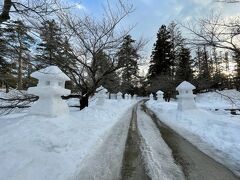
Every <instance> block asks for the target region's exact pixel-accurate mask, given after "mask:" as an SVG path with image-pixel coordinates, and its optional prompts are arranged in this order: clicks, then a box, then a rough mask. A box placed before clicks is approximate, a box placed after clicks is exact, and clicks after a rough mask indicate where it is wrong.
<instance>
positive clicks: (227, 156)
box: [147, 90, 240, 176]
mask: <svg viewBox="0 0 240 180" xmlns="http://www.w3.org/2000/svg"><path fill="white" fill-rule="evenodd" d="M221 93H222V94H224V96H223V95H220V94H218V93H205V94H200V95H198V96H197V98H196V101H197V106H198V109H195V110H188V111H183V112H180V111H178V110H177V103H176V102H169V103H167V102H163V103H160V102H157V101H149V102H147V106H148V107H149V108H150V109H152V110H153V111H154V112H155V113H156V114H157V116H158V117H159V119H161V121H163V122H164V123H166V124H167V125H168V126H170V127H171V128H172V129H174V130H175V131H177V132H178V133H179V134H181V135H182V136H183V137H185V138H186V139H187V140H189V141H190V142H191V143H192V144H194V145H196V146H197V147H198V148H199V149H200V150H202V151H203V152H205V153H206V154H208V155H210V156H211V157H213V158H214V159H216V160H217V161H219V162H221V163H223V164H225V165H226V166H227V167H228V168H230V169H231V170H232V171H234V172H235V173H236V174H237V175H239V176H240V138H239V137H240V116H239V115H237V116H236V115H235V116H234V115H231V114H230V113H229V111H225V110H224V109H228V108H232V107H234V108H238V105H239V104H240V92H237V91H235V90H228V91H223V92H221ZM225 95H227V96H230V97H233V99H234V103H232V102H231V101H230V100H229V99H228V98H227V97H225ZM214 109H219V110H218V111H216V112H215V111H213V110H214Z"/></svg>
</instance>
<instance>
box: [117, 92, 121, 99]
mask: <svg viewBox="0 0 240 180" xmlns="http://www.w3.org/2000/svg"><path fill="white" fill-rule="evenodd" d="M121 99H122V93H121V92H118V93H117V100H121Z"/></svg>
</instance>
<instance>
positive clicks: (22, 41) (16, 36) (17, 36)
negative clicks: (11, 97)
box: [4, 20, 34, 90]
mask: <svg viewBox="0 0 240 180" xmlns="http://www.w3.org/2000/svg"><path fill="white" fill-rule="evenodd" d="M4 36H5V40H6V42H7V54H6V56H7V57H8V58H9V59H12V60H13V62H14V63H15V64H16V68H17V88H18V89H19V90H21V89H23V78H24V74H25V71H26V70H27V67H28V64H29V63H30V62H29V61H30V60H29V57H30V51H31V50H30V48H31V45H32V44H33V43H34V39H33V38H32V36H31V35H30V32H29V28H28V27H27V26H26V25H25V24H24V23H23V22H22V21H20V20H17V21H13V22H11V23H8V25H7V28H6V29H5V32H4Z"/></svg>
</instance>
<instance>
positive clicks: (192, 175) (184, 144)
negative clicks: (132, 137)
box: [143, 105, 240, 180]
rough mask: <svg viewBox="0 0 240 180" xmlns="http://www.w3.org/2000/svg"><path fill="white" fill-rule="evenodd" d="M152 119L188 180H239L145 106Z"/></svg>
mask: <svg viewBox="0 0 240 180" xmlns="http://www.w3.org/2000/svg"><path fill="white" fill-rule="evenodd" d="M143 109H144V111H145V112H146V113H147V114H148V115H149V116H150V117H151V118H152V120H153V122H154V123H155V125H156V127H157V128H158V129H159V132H160V133H161V134H162V137H163V139H164V141H165V142H166V143H167V145H168V146H169V147H170V148H171V150H172V153H173V157H174V159H175V161H176V162H177V164H179V165H181V167H182V169H183V172H184V175H185V177H186V179H187V180H239V179H240V178H238V177H236V176H235V175H234V174H233V173H232V172H231V171H230V170H229V169H227V168H226V167H224V166H223V165H222V164H220V163H218V162H216V161H215V160H213V159H212V158H210V157H209V156H207V155H206V154H204V153H203V152H201V151H200V150H198V149H197V148H196V147H195V146H193V145H192V144H191V143H190V142H188V141H187V140H186V139H184V138H183V137H181V136H180V135H178V134H177V133H176V132H174V131H173V130H172V129H171V128H169V127H168V126H166V125H165V124H164V123H162V122H161V121H160V120H159V119H158V118H157V117H156V115H155V114H154V113H153V112H152V111H150V110H149V109H148V108H147V107H146V106H145V105H143Z"/></svg>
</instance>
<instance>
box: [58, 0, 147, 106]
mask: <svg viewBox="0 0 240 180" xmlns="http://www.w3.org/2000/svg"><path fill="white" fill-rule="evenodd" d="M114 6H115V8H114V9H113V8H112V6H111V4H110V3H109V2H108V1H107V5H106V6H105V7H104V12H105V13H104V15H103V17H102V18H101V19H97V18H94V17H90V16H84V17H73V16H72V15H70V14H69V13H68V12H64V11H62V12H61V13H58V17H59V18H60V19H61V22H62V24H63V25H64V27H65V28H66V29H67V31H68V32H69V34H68V35H69V38H71V39H72V44H73V46H74V50H72V51H71V52H69V53H70V54H71V56H72V57H73V58H74V60H75V62H74V63H73V64H68V62H66V63H61V64H64V67H62V69H63V70H64V71H65V72H66V73H67V74H70V76H71V79H72V80H73V82H74V83H75V84H76V86H77V88H78V89H79V90H80V91H81V92H82V96H81V100H80V102H81V103H80V104H81V108H84V107H85V106H87V105H88V98H89V96H91V95H92V94H94V92H95V90H96V88H97V87H98V86H99V85H100V82H101V80H102V79H103V78H104V77H106V76H107V75H109V74H111V73H113V72H115V71H117V70H119V69H120V68H122V66H121V65H120V64H119V63H118V61H117V60H118V59H117V58H116V56H115V55H116V53H117V49H118V47H119V46H120V44H121V43H122V42H123V40H124V37H125V36H126V35H127V34H128V33H129V31H130V30H131V28H129V29H127V30H123V31H121V30H120V24H121V22H122V21H123V19H125V18H126V17H127V16H128V15H129V14H130V13H132V12H133V10H134V9H133V6H132V5H131V4H126V3H124V2H123V1H122V0H119V1H118V3H117V4H114ZM137 44H138V47H137V48H138V49H140V48H141V47H142V45H143V43H141V42H139V43H137ZM102 52H104V53H105V54H106V55H107V56H108V58H109V59H110V62H111V63H110V64H109V65H108V67H105V68H104V72H101V75H100V76H99V70H100V67H99V66H98V64H99V63H98V61H99V60H100V59H99V58H98V57H99V56H98V55H99V53H102ZM101 71H102V68H101Z"/></svg>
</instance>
